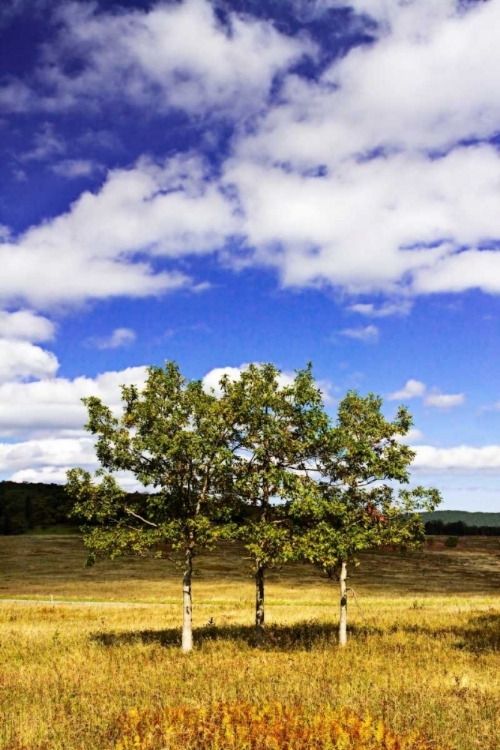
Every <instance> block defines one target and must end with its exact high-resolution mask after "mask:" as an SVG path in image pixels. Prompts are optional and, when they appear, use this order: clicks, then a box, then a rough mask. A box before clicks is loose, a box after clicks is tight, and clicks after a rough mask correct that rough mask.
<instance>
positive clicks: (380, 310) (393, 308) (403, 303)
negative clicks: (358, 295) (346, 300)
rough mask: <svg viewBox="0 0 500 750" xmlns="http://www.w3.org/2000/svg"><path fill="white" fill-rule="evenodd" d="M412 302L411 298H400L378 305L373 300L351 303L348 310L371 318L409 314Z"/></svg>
mask: <svg viewBox="0 0 500 750" xmlns="http://www.w3.org/2000/svg"><path fill="white" fill-rule="evenodd" d="M411 304H412V303H411V301H410V300H398V301H395V302H386V303H384V304H382V305H380V307H376V305H374V304H373V302H358V303H356V304H354V305H349V307H348V310H350V311H351V312H355V313H358V314H359V315H366V316H367V317H370V318H387V317H388V316H390V315H407V314H408V313H409V312H410V310H411Z"/></svg>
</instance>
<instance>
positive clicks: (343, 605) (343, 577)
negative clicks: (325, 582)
mask: <svg viewBox="0 0 500 750" xmlns="http://www.w3.org/2000/svg"><path fill="white" fill-rule="evenodd" d="M346 643H347V563H346V562H345V560H342V567H341V569H340V623H339V646H345V645H346Z"/></svg>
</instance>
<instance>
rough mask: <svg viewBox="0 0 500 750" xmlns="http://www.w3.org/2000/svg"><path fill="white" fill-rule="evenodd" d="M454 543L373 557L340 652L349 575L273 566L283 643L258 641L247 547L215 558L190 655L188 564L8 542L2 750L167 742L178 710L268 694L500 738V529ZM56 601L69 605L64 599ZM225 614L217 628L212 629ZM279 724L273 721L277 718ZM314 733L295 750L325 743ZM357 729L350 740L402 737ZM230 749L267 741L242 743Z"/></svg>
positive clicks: (470, 749)
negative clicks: (185, 603) (340, 599)
mask: <svg viewBox="0 0 500 750" xmlns="http://www.w3.org/2000/svg"><path fill="white" fill-rule="evenodd" d="M441 542H442V540H437V541H436V542H435V544H434V546H433V547H427V548H426V549H425V550H424V551H423V552H421V553H418V554H414V555H410V556H406V557H401V556H399V555H388V554H373V555H365V556H363V558H362V564H361V566H360V567H359V568H358V569H357V570H355V571H354V572H353V575H352V577H351V580H350V585H352V587H353V588H354V589H355V591H356V600H352V601H351V603H350V612H349V618H350V642H349V644H348V647H347V648H346V649H345V650H342V651H340V650H338V648H337V646H336V624H337V591H336V587H335V586H334V585H333V584H332V583H331V582H329V581H326V580H324V579H322V578H321V576H320V575H319V574H318V573H317V572H316V571H315V570H313V569H312V568H309V567H306V566H293V567H286V568H284V569H283V570H282V571H279V570H275V571H270V573H269V575H268V584H267V589H266V606H267V612H266V617H267V623H268V629H267V633H268V634H267V641H266V644H265V645H264V647H263V648H261V649H257V648H255V647H254V646H253V645H252V627H251V625H252V619H253V611H252V605H253V587H252V581H251V579H250V577H249V574H248V569H247V566H248V562H246V561H245V560H244V559H243V556H242V552H241V550H239V549H238V548H236V547H234V546H232V545H227V546H226V547H224V548H223V549H221V550H220V551H219V552H218V554H216V555H212V556H207V557H200V558H198V560H197V563H198V565H197V575H196V578H195V581H194V596H195V611H194V618H195V627H196V631H195V643H196V651H195V652H194V653H193V654H191V655H189V656H185V655H183V654H181V653H180V652H179V649H178V645H179V642H180V631H179V625H180V622H179V618H180V615H181V607H180V596H179V595H180V581H179V575H178V573H177V572H176V571H175V569H173V567H172V566H171V565H170V564H168V563H167V562H164V561H159V560H132V559H131V560H122V561H116V562H106V563H100V564H98V565H97V566H95V567H94V568H90V569H86V568H83V567H82V565H83V561H84V559H85V552H84V550H83V547H82V544H81V540H80V539H79V538H75V537H74V536H67V537H65V536H25V537H3V538H0V571H2V573H1V574H0V597H1V598H3V599H4V601H3V602H1V601H0V714H1V718H2V721H0V747H2V748H5V749H6V750H7V749H8V750H21V748H26V749H29V750H42V749H43V750H49V749H50V750H52V749H54V750H62V749H63V748H64V750H73V749H75V750H108V749H109V750H111V749H112V748H113V749H115V748H119V747H122V748H124V750H128V748H133V747H135V748H138V750H143V749H144V750H149V748H153V747H154V748H155V750H156V748H160V747H161V748H169V749H170V748H176V747H179V748H180V747H188V746H189V744H188V743H187V742H185V743H181V742H180V741H179V740H178V739H177V740H176V739H175V738H173V736H172V737H170V739H168V737H167V736H166V735H164V736H163V738H162V740H161V742H160V740H158V743H159V744H151V743H152V742H153V740H148V732H150V734H151V731H152V730H151V727H153V725H154V727H156V728H158V724H159V723H161V722H162V721H166V720H167V719H166V718H165V717H167V718H168V716H169V715H170V714H169V711H170V712H171V711H175V710H179V711H181V712H184V713H183V714H182V715H183V716H184V719H183V721H184V720H185V721H188V720H187V719H186V718H185V717H186V716H188V718H189V716H190V717H191V718H189V721H191V723H193V721H197V719H193V715H194V714H193V713H192V712H193V711H194V712H196V711H199V710H200V708H204V707H205V708H206V709H207V710H209V708H210V706H212V707H213V706H214V705H216V704H218V703H219V702H222V703H223V704H224V705H225V706H229V707H233V708H231V709H230V710H231V711H235V710H236V709H235V708H234V707H239V708H238V709H237V710H238V712H239V714H241V716H243V715H244V717H246V718H245V721H246V722H247V723H248V722H249V721H250V720H249V718H248V716H249V713H248V712H249V711H250V713H251V711H252V710H253V709H252V708H251V707H252V706H258V707H259V706H260V707H263V709H262V710H264V713H265V711H268V712H269V711H271V713H272V711H276V710H278V709H276V708H269V706H271V707H272V706H275V707H276V706H278V707H281V708H279V711H283V710H285V709H283V708H282V707H285V708H286V707H288V709H287V710H289V712H290V711H291V713H289V714H287V716H288V719H287V721H288V723H290V721H291V718H290V716H300V717H302V718H301V719H300V724H301V727H304V726H305V724H307V722H310V721H313V720H314V717H327V716H329V715H330V714H331V712H332V711H333V712H339V711H340V712H341V711H342V710H344V711H348V712H354V714H355V715H357V716H359V717H372V718H373V720H374V721H375V722H377V721H378V720H379V719H380V720H383V722H384V724H385V726H386V727H388V728H389V729H390V731H391V732H393V733H395V736H396V735H398V736H401V737H408V736H409V735H410V734H411V733H417V734H422V735H425V737H426V738H427V740H428V744H427V746H428V747H435V748H438V747H439V748H450V749H454V750H475V749H476V748H477V750H479V748H480V749H481V750H498V748H499V747H500V544H499V540H498V539H494V538H491V539H478V538H477V537H476V538H470V539H468V540H461V543H460V546H459V547H458V548H457V549H456V550H448V549H446V548H443V546H442V543H441ZM51 597H53V599H54V600H67V601H66V603H62V604H59V603H57V604H54V605H52V604H51V603H50V600H51ZM8 599H25V600H32V599H39V600H40V601H39V602H38V603H32V602H31V601H25V602H21V603H12V602H9V601H7V600H8ZM82 601H84V602H89V604H87V605H84V604H79V603H77V602H82ZM71 602H73V603H71ZM112 602H115V604H111V603H112ZM119 602H123V604H119ZM210 618H213V620H214V621H215V625H207V623H208V622H209V621H210ZM266 706H267V707H268V708H265V707H266ZM249 707H250V708H249ZM135 709H137V711H138V713H134V711H135ZM131 710H132V713H129V712H130V711H131ZM144 710H146V713H141V712H143V711H144ZM224 710H226V709H224ZM228 710H229V709H228ZM186 712H188V713H187V714H186ZM189 712H191V713H189ZM245 712H246V713H245ZM179 715H180V714H177V716H179ZM196 715H197V714H196ZM231 715H232V714H231ZM259 716H260V715H259ZM266 716H267V714H266ZM280 716H281V714H280ZM148 717H149V718H148ZM311 717H312V718H311ZM226 718H227V717H226ZM264 718H265V717H264ZM263 720H264V719H262V717H260V718H259V721H261V722H262V721H263ZM223 721H225V720H223ZM265 721H266V722H267V724H266V726H267V727H268V730H267V731H268V734H269V733H270V731H271V730H270V729H269V727H270V726H271V725H272V726H274V724H272V722H273V721H274V719H272V717H271V718H269V716H268V717H267V718H265ZM280 721H281V719H280ZM321 721H322V726H324V725H325V719H324V718H322V720H321ZM188 723H189V722H188ZM282 723H283V722H282ZM285 723H286V722H285ZM154 727H153V728H154ZM150 730H151V731H150ZM155 731H156V730H155ZM158 731H160V730H159V729H158ZM315 731H316V730H315ZM366 731H368V730H366ZM377 731H378V730H377ZM167 734H168V733H167ZM169 736H170V735H169ZM269 736H270V735H269ZM359 736H361V735H359ZM363 736H364V735H363ZM165 737H167V738H165ZM120 738H121V739H120ZM127 738H128V739H127ZM373 741H374V742H375V740H373ZM384 741H385V740H384ZM148 742H149V743H150V744H148ZM283 742H284V741H283ZM305 742H306V744H303V745H299V744H298V742H296V743H295V745H293V744H292V745H290V746H289V747H290V750H292V748H293V750H296V748H297V750H299V748H300V749H301V748H302V747H304V748H309V747H311V748H312V747H313V745H311V744H310V741H307V740H305ZM307 742H309V744H307ZM346 742H347V740H346ZM357 742H358V744H351V745H348V744H344V745H343V747H345V748H346V749H347V750H351V748H353V750H354V748H357V749H358V750H364V748H370V750H371V748H372V747H373V748H375V747H377V748H379V747H380V748H382V747H383V748H386V747H387V748H389V747H396V745H390V744H389V740H387V743H386V744H369V742H368V740H366V742H365V741H364V740H363V741H361V740H358V741H357ZM377 742H378V740H377ZM127 743H128V744H127ZM134 743H135V744H134ZM141 743H142V744H141ZM169 743H170V744H169ZM360 743H361V744H360ZM363 743H364V744H363ZM194 746H195V745H193V747H194ZM219 746H220V747H221V748H222V747H229V746H230V747H234V748H236V750H244V748H247V747H248V748H250V747H255V748H257V747H259V748H260V747H264V745H250V744H247V745H244V744H243V740H241V743H240V744H239V745H238V744H234V745H222V744H220V745H217V747H219ZM340 746H341V745H338V747H340ZM196 747H197V748H198V747H202V745H196ZM203 747H208V745H203ZM212 747H214V748H215V747H216V745H210V748H212ZM265 747H266V748H267V747H271V745H265ZM272 747H275V748H276V749H277V750H280V748H281V747H285V745H284V744H279V743H278V744H275V745H272ZM322 747H326V745H324V746H323V745H322ZM331 747H332V748H334V747H337V745H331ZM397 747H400V748H403V747H408V748H410V747H412V748H413V747H415V748H416V747H417V745H416V744H414V745H409V744H408V745H404V744H400V745H398V746H397ZM418 747H423V745H418Z"/></svg>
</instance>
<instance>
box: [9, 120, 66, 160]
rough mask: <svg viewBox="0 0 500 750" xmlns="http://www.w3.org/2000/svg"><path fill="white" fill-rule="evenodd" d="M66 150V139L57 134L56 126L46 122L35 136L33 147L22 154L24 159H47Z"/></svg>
mask: <svg viewBox="0 0 500 750" xmlns="http://www.w3.org/2000/svg"><path fill="white" fill-rule="evenodd" d="M65 151H66V144H65V142H64V140H63V139H62V138H60V137H58V136H57V135H56V133H55V132H54V127H53V125H51V124H50V123H48V122H46V123H44V125H43V126H42V128H41V129H40V131H39V132H38V133H36V134H35V136H34V138H33V148H32V149H31V150H30V151H26V152H24V153H23V154H21V157H20V158H21V159H22V160H23V161H45V160H47V159H50V158H53V157H54V156H60V155H61V154H63V153H64V152H65Z"/></svg>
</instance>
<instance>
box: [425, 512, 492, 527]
mask: <svg viewBox="0 0 500 750" xmlns="http://www.w3.org/2000/svg"><path fill="white" fill-rule="evenodd" d="M420 515H421V517H422V521H423V522H424V523H427V522H428V521H442V522H443V523H444V524H449V523H457V522H459V521H461V522H462V523H465V524H467V526H495V527H500V513H471V512H469V511H466V510H435V511H434V512H433V513H421V514H420Z"/></svg>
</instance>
